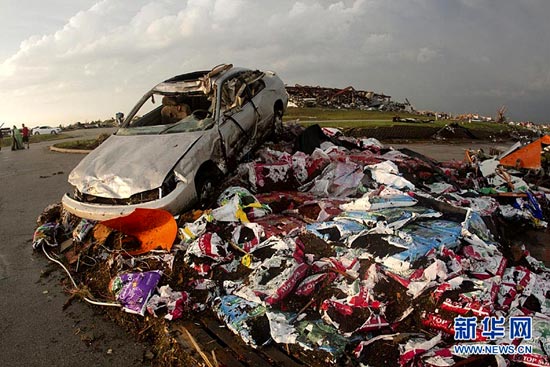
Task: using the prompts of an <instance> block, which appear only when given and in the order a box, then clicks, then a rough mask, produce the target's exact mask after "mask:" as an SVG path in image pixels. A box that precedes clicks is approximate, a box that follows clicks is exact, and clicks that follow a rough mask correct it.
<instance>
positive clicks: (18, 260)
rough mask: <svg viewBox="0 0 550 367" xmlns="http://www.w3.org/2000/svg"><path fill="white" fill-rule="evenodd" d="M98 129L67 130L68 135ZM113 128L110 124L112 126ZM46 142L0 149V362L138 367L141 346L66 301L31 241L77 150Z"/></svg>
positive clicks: (63, 187) (57, 275)
mask: <svg viewBox="0 0 550 367" xmlns="http://www.w3.org/2000/svg"><path fill="white" fill-rule="evenodd" d="M100 130H102V129H93V130H82V131H77V132H71V133H70V134H71V135H73V136H74V137H75V138H79V137H80V138H82V136H86V135H97V134H98V133H99V132H100ZM111 130H112V129H111ZM51 144H52V142H43V143H38V144H32V145H31V147H30V149H28V150H20V151H14V152H13V151H11V150H9V149H6V148H5V147H4V148H2V150H1V151H0V365H1V366H3V367H11V366H71V367H72V366H79V365H80V366H117V367H122V366H128V367H130V366H132V367H136V366H144V365H148V364H147V363H144V362H143V360H144V359H143V356H144V353H145V352H146V351H147V350H149V346H148V345H143V344H141V343H138V342H137V341H136V339H135V337H134V336H133V335H129V334H127V333H126V332H124V331H122V330H120V329H119V328H118V327H117V326H116V325H114V324H113V323H111V322H110V321H108V320H105V319H104V318H103V316H102V314H101V312H100V310H98V309H97V308H96V306H91V305H88V304H84V303H81V302H78V301H77V302H73V303H72V305H70V306H69V307H68V308H67V309H66V310H65V311H63V309H62V306H63V304H64V303H65V301H66V300H67V299H68V296H67V294H66V293H64V291H63V287H64V284H65V283H62V280H63V279H65V277H64V276H63V274H62V273H61V272H59V271H55V272H51V274H50V275H49V276H41V274H42V273H44V272H46V273H48V270H50V269H53V268H54V267H53V265H51V264H50V263H49V262H48V261H47V259H46V258H45V257H44V256H43V255H42V254H41V253H33V250H32V246H31V241H32V235H33V232H34V229H35V227H36V218H37V216H38V215H39V214H40V213H41V212H42V210H43V209H44V208H45V207H46V206H47V205H49V204H52V203H57V202H59V201H60V200H61V197H62V195H63V194H64V193H65V192H67V191H68V190H69V189H70V187H69V185H68V183H67V176H68V174H69V172H70V171H71V170H72V169H73V167H74V166H75V165H76V164H77V163H78V162H79V161H80V160H81V159H82V157H83V155H80V154H63V153H56V152H51V151H49V149H48V146H49V145H51Z"/></svg>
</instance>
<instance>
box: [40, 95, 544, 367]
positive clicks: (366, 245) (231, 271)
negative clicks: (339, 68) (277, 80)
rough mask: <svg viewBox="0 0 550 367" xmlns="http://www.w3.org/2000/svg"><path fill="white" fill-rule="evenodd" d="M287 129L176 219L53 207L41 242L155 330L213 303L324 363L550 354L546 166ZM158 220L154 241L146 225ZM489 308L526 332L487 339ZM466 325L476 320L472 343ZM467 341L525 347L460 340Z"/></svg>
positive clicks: (522, 361)
mask: <svg viewBox="0 0 550 367" xmlns="http://www.w3.org/2000/svg"><path fill="white" fill-rule="evenodd" d="M301 90H302V91H303V90H305V89H301ZM347 92H350V94H349V95H353V93H351V92H354V93H355V92H356V91H354V90H353V89H350V90H348V91H347ZM303 93H305V92H303ZM341 95H342V96H344V95H347V94H345V93H342V94H341ZM333 100H334V99H333ZM327 103H328V102H327ZM355 103H357V102H355ZM293 131H296V132H297V133H296V134H295V135H292V134H289V133H288V132H287V136H286V139H283V140H280V141H278V142H277V143H273V142H271V143H266V144H264V145H263V146H262V147H261V148H259V149H258V150H257V151H256V152H255V154H254V156H253V157H252V160H250V161H248V162H245V163H242V164H241V165H240V166H239V167H238V169H237V170H236V173H235V174H234V175H233V176H232V177H229V178H228V179H227V180H225V181H224V183H223V184H221V186H220V187H219V188H218V196H217V197H218V199H217V201H216V202H215V203H212V205H211V208H208V209H205V210H196V211H191V212H187V213H182V214H181V215H180V216H178V217H177V218H175V220H176V222H177V225H176V226H172V225H170V224H166V223H167V222H166V221H165V220H158V224H154V221H155V218H164V217H165V216H166V213H165V212H163V211H160V210H147V209H142V210H144V212H143V213H141V214H140V213H138V215H142V218H145V217H146V218H149V219H147V220H143V219H140V220H132V219H131V218H129V217H125V218H118V219H115V220H114V221H115V222H116V221H117V220H118V221H119V222H120V221H122V222H124V223H134V228H133V231H128V229H127V228H125V227H124V226H120V225H119V226H118V227H117V225H116V223H115V224H113V223H112V221H113V220H111V221H109V222H110V223H102V222H98V223H96V222H90V221H85V220H80V219H79V218H77V217H75V216H73V215H70V214H69V213H67V212H65V211H63V210H61V208H60V206H59V205H53V206H51V207H48V208H46V210H45V212H44V213H43V214H42V215H41V216H40V217H39V223H38V224H39V227H38V228H37V230H36V233H35V235H34V239H33V246H34V248H36V249H39V248H42V249H43V251H44V252H46V254H49V253H56V255H57V256H59V258H60V259H61V261H62V262H63V264H64V266H66V267H67V269H68V271H69V272H70V274H72V276H73V277H74V279H75V280H76V283H78V284H80V288H81V289H80V291H82V290H84V289H85V290H86V291H87V293H86V294H87V295H88V297H91V295H93V297H92V298H94V297H96V298H100V299H102V300H103V301H108V302H111V303H114V304H116V305H118V306H120V307H122V308H123V309H124V310H125V311H128V312H131V313H137V314H140V315H146V316H145V317H143V318H142V317H141V316H136V315H131V316H129V315H128V316H124V317H125V318H126V320H128V317H133V319H132V320H133V321H131V322H133V323H134V324H136V325H137V324H139V323H140V320H143V323H144V325H148V326H144V328H145V327H147V328H151V330H156V331H157V332H158V333H161V334H162V332H163V331H162V330H165V327H164V326H163V327H158V325H167V326H166V327H171V328H172V330H175V329H178V328H180V326H179V325H182V324H180V323H183V322H185V320H196V319H199V318H204V317H206V318H210V319H211V318H214V317H215V318H218V319H219V320H220V322H222V323H223V324H224V325H226V326H227V328H228V329H229V330H231V331H232V332H233V333H234V334H235V335H236V337H237V336H238V337H240V339H242V341H243V342H244V343H246V344H248V345H250V346H251V347H253V348H256V349H257V350H258V351H262V350H263V349H266V348H269V347H270V346H273V345H278V346H280V347H281V350H283V351H284V353H287V354H290V355H292V356H294V357H296V358H299V359H300V360H301V361H302V362H303V363H306V364H310V365H316V366H320V365H326V364H327V363H328V364H338V365H364V366H367V365H368V366H452V365H461V366H479V365H492V366H505V365H518V366H519V365H527V366H547V365H550V359H549V357H548V355H549V353H550V329H549V328H548V325H549V322H550V269H549V268H548V266H550V248H549V247H548V238H549V237H548V229H547V225H548V224H547V221H548V218H549V216H550V190H549V189H547V188H545V187H543V186H541V184H540V180H539V181H538V178H540V177H538V178H537V177H533V175H532V172H531V171H530V170H519V169H518V170H516V169H507V168H504V166H502V164H501V163H502V159H503V158H501V161H500V162H499V160H498V157H494V156H488V155H487V154H485V153H483V152H475V151H470V152H469V153H468V155H467V156H468V159H467V160H465V161H464V162H458V161H451V162H437V161H434V160H432V159H429V158H427V157H425V156H423V155H421V154H418V153H415V152H413V151H410V150H406V149H402V150H393V149H391V148H387V147H384V146H383V145H382V144H381V143H380V142H378V141H376V140H375V139H355V138H350V137H346V136H344V135H343V134H341V132H339V131H338V130H336V129H323V130H322V134H323V135H324V137H325V138H323V137H322V136H317V138H318V139H317V140H314V141H313V142H312V140H311V136H315V135H309V137H310V138H309V140H308V139H304V138H303V136H302V138H301V139H300V138H298V136H297V135H298V132H300V129H299V128H297V127H294V130H293ZM317 133H318V132H317ZM317 133H316V134H317ZM304 144H305V145H304ZM306 146H307V147H308V149H304V148H305V147H306ZM297 148H298V149H297ZM299 149H303V150H308V151H309V153H305V152H304V151H302V150H299ZM515 151H518V150H515ZM540 153H541V152H539V154H540ZM546 172H548V171H546ZM540 173H541V172H539V174H540ZM131 215H134V214H131ZM145 215H146V216H145ZM155 226H156V227H162V228H161V229H162V231H161V232H162V233H163V234H162V236H161V237H162V239H163V240H162V241H159V242H158V243H156V242H153V243H150V241H149V240H147V241H146V240H144V238H148V239H150V238H151V237H140V236H141V234H140V231H139V230H137V231H136V229H139V228H145V227H147V228H148V229H150V228H151V227H155ZM147 233H148V234H150V233H151V232H147ZM153 233H156V232H153ZM534 233H536V234H537V235H538V236H539V237H537V238H538V240H537V241H536V242H529V241H528V239H529V238H533V237H532V236H533V234H534ZM159 236H160V235H159ZM153 238H154V234H153ZM174 238H175V240H174ZM166 239H168V242H171V243H169V246H168V245H167V244H166ZM170 239H171V240H170ZM143 242H147V243H143ZM62 243H68V245H65V246H62V245H61V246H60V245H58V244H62ZM62 249H63V251H62ZM138 249H140V250H143V249H145V251H137V252H136V250H138ZM529 249H534V250H535V252H536V253H537V257H538V258H535V257H533V256H531V254H530V252H529ZM111 312H116V313H118V314H123V313H122V312H121V311H119V310H114V311H111ZM491 317H494V318H491ZM521 318H524V319H521ZM525 318H526V319H525ZM485 320H497V321H498V322H500V323H501V324H499V325H502V324H505V325H506V330H509V329H510V328H511V327H512V324H514V325H515V322H516V320H531V321H530V322H531V323H532V325H531V326H532V329H529V330H530V331H532V335H531V338H528V337H526V335H523V334H522V335H518V334H515V335H511V337H510V334H509V333H508V332H507V333H506V334H502V335H500V334H499V336H498V337H494V336H495V335H493V334H490V332H493V331H495V330H496V326H495V325H497V324H493V326H491V327H490V328H489V327H487V322H486V321H485ZM126 322H128V321H126ZM461 322H469V323H473V324H469V325H473V328H469V329H468V330H469V331H473V332H472V333H470V334H469V335H466V336H467V338H466V340H465V341H464V340H461V338H460V337H461V336H462V337H464V335H462V334H461V333H462V332H463V331H464V328H463V327H462V326H463V325H462V324H461ZM491 322H492V321H491ZM155 325H157V326H155ZM181 327H182V328H183V329H182V330H185V331H186V333H183V334H182V335H187V336H186V338H187V339H186V340H189V343H190V344H192V345H193V346H194V348H195V349H196V350H197V351H198V353H199V354H200V355H201V358H202V359H199V360H200V361H202V362H201V363H206V361H209V362H208V363H207V364H209V365H221V364H218V363H217V362H212V361H211V360H214V361H215V360H216V358H217V357H216V353H222V352H223V351H218V352H215V353H212V356H209V355H207V354H206V353H204V351H203V350H202V347H205V346H202V347H201V345H200V343H198V342H196V340H195V338H194V336H192V335H191V333H189V332H188V331H187V329H185V327H183V326H181ZM521 330H523V331H527V329H526V328H524V329H521ZM165 332H166V331H165ZM520 334H521V333H520ZM166 335H168V337H167V339H166V340H168V341H166V340H165V341H164V344H163V345H162V347H159V349H158V350H157V351H155V353H152V354H151V358H158V364H164V365H181V362H178V358H187V356H186V355H184V354H182V353H183V352H182V349H179V348H174V349H173V350H170V348H169V347H167V346H169V345H170V343H173V342H175V341H174V339H172V337H171V336H170V335H172V334H170V333H169V332H166ZM197 337H198V336H197ZM462 339H464V338H462ZM464 343H470V344H472V343H484V344H487V345H494V346H499V347H502V348H504V349H502V350H507V351H510V350H511V349H509V348H508V347H510V346H514V348H516V347H518V346H522V347H525V346H529V347H530V349H529V350H530V352H529V353H527V354H513V353H498V354H497V355H495V356H491V355H475V354H459V353H457V350H455V349H453V348H454V346H456V345H461V344H464ZM505 347H506V348H508V349H506V348H505ZM168 354H170V356H169V358H168V357H166V355H168ZM163 355H164V357H163Z"/></svg>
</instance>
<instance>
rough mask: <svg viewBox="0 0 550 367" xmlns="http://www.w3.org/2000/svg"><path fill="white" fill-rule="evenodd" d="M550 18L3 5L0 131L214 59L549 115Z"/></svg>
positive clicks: (469, 3) (432, 3)
mask: <svg viewBox="0 0 550 367" xmlns="http://www.w3.org/2000/svg"><path fill="white" fill-rule="evenodd" d="M548 16H550V1H547V0H391V1H388V0H342V1H331V0H317V1H313V0H311V1H310V0H302V1H287V0H279V1H262V0H187V1H186V0H157V1H147V0H131V1H128V0H102V1H98V0H48V1H44V0H0V35H1V36H0V40H1V41H0V123H2V122H6V123H7V124H14V123H15V124H18V125H19V124H20V123H27V124H28V125H31V126H34V125H38V124H44V123H48V124H55V125H58V124H69V123H73V122H75V121H86V120H88V121H90V120H95V119H107V118H109V117H112V116H114V114H115V112H117V111H122V112H128V111H129V110H130V108H131V107H132V106H133V105H134V103H135V102H136V101H137V100H138V99H139V98H140V97H141V96H142V95H143V94H144V93H145V92H146V91H147V90H148V89H150V88H151V87H152V86H153V85H154V84H156V83H158V82H160V81H162V80H164V79H167V78H169V77H171V76H173V75H176V74H181V73H184V72H188V71H193V70H199V69H201V70H202V69H209V68H211V67H212V66H214V65H217V64H220V63H233V64H234V65H239V66H245V67H250V68H260V69H269V70H274V71H276V72H277V73H278V74H279V75H280V76H281V78H282V79H283V81H285V82H286V83H287V84H290V85H294V84H296V83H298V84H309V85H323V86H331V87H341V88H344V87H346V86H348V85H352V86H354V87H355V88H356V89H366V90H374V91H376V92H380V93H385V94H389V95H391V96H392V97H393V99H394V100H397V101H403V100H404V99H405V98H408V99H409V100H410V101H411V102H412V104H413V105H414V106H415V107H416V108H417V109H420V110H424V109H429V110H437V111H446V112H451V113H465V112H473V113H481V114H485V115H491V116H494V115H495V113H496V110H497V108H499V107H500V106H502V105H506V106H507V107H508V111H509V112H508V116H509V117H510V118H513V119H516V120H519V119H522V120H533V121H550V117H549V110H548V107H547V106H548V105H549V104H550V103H549V102H550V39H549V38H550V22H548V19H547V18H548Z"/></svg>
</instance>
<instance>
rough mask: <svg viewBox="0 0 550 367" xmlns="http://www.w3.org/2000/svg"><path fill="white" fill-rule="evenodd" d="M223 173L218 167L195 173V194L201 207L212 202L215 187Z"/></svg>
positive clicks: (205, 206)
mask: <svg viewBox="0 0 550 367" xmlns="http://www.w3.org/2000/svg"><path fill="white" fill-rule="evenodd" d="M222 178H223V174H222V172H221V171H220V170H219V169H217V168H216V169H209V170H205V171H202V172H200V173H199V174H197V178H196V179H195V182H196V185H197V186H196V187H197V195H198V199H199V203H200V206H201V208H207V207H209V206H210V205H211V204H213V202H214V200H215V194H216V190H217V187H218V186H219V185H220V181H221V179H222Z"/></svg>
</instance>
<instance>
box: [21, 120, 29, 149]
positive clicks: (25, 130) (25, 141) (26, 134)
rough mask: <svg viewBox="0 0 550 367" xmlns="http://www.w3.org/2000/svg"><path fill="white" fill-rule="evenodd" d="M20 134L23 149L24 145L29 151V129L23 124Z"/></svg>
mask: <svg viewBox="0 0 550 367" xmlns="http://www.w3.org/2000/svg"><path fill="white" fill-rule="evenodd" d="M21 134H22V135H23V144H22V145H21V146H22V148H23V149H24V148H25V147H24V145H25V144H27V149H29V128H28V127H26V126H25V124H23V128H22V129H21Z"/></svg>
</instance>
